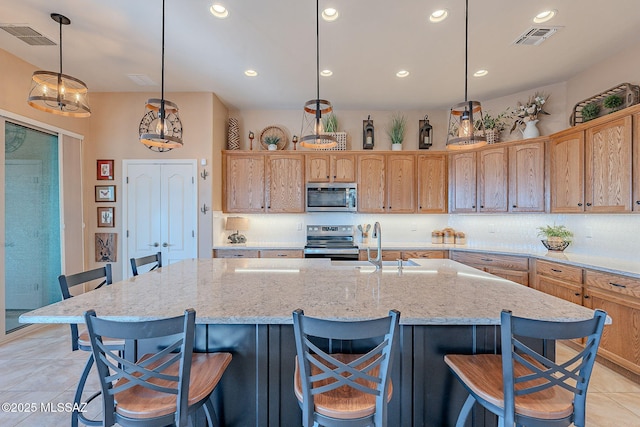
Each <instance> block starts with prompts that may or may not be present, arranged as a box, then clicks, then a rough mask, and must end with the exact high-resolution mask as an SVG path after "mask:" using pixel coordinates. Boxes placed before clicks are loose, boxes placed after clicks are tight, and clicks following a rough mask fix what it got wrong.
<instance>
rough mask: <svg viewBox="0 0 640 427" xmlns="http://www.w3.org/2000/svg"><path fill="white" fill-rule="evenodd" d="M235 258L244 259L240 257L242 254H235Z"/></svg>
mask: <svg viewBox="0 0 640 427" xmlns="http://www.w3.org/2000/svg"><path fill="white" fill-rule="evenodd" d="M233 256H234V257H236V258H241V257H242V255H240V254H235V255H233Z"/></svg>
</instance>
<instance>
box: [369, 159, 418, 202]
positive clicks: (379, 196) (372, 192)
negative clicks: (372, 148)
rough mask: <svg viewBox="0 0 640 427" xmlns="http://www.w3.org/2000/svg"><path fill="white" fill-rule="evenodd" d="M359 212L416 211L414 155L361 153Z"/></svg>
mask: <svg viewBox="0 0 640 427" xmlns="http://www.w3.org/2000/svg"><path fill="white" fill-rule="evenodd" d="M357 174H358V180H357V183H358V212H369V213H413V212H415V211H416V190H415V189H416V175H415V156H414V155H413V154H389V155H385V154H362V155H359V156H358V167H357Z"/></svg>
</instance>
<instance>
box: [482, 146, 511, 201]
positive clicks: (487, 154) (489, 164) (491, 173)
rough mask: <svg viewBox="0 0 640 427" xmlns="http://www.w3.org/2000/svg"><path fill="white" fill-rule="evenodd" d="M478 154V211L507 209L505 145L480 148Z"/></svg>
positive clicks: (506, 157)
mask: <svg viewBox="0 0 640 427" xmlns="http://www.w3.org/2000/svg"><path fill="white" fill-rule="evenodd" d="M477 156H478V212H506V211H507V194H508V193H507V172H508V156H507V149H506V148H505V147H495V148H489V149H484V150H481V151H479V152H478V153H477Z"/></svg>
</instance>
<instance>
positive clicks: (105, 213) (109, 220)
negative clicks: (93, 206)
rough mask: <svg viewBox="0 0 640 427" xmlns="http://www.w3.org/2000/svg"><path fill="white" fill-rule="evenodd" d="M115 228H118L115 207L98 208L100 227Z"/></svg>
mask: <svg viewBox="0 0 640 427" xmlns="http://www.w3.org/2000/svg"><path fill="white" fill-rule="evenodd" d="M115 226H116V218H115V208H114V207H113V206H109V207H99V208H98V227H115Z"/></svg>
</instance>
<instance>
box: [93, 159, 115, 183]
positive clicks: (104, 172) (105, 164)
mask: <svg viewBox="0 0 640 427" xmlns="http://www.w3.org/2000/svg"><path fill="white" fill-rule="evenodd" d="M96 169H97V174H98V180H100V181H101V180H113V160H98V161H97V165H96Z"/></svg>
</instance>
